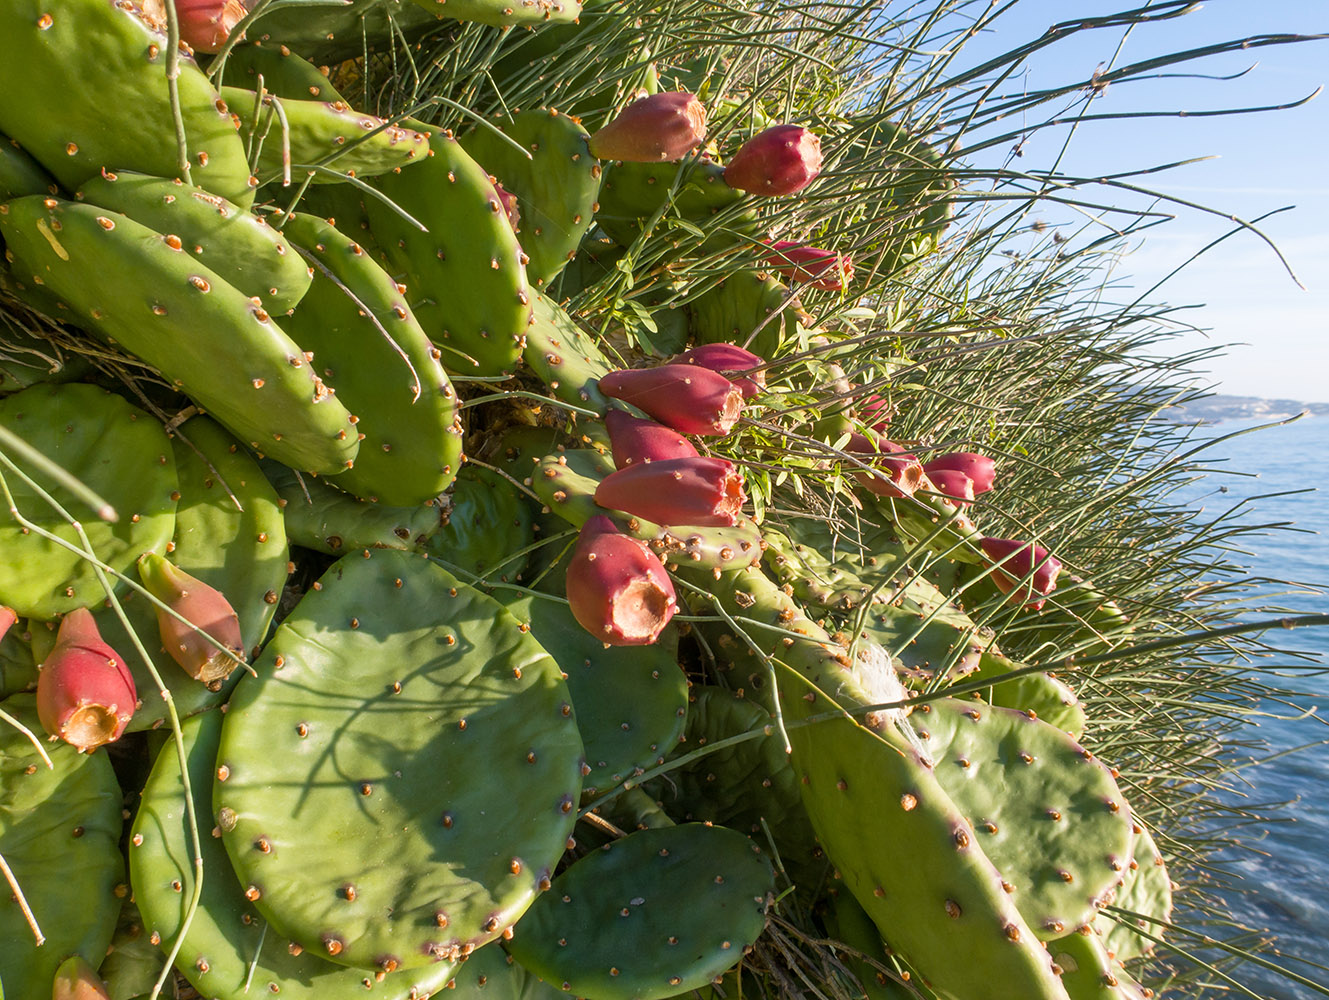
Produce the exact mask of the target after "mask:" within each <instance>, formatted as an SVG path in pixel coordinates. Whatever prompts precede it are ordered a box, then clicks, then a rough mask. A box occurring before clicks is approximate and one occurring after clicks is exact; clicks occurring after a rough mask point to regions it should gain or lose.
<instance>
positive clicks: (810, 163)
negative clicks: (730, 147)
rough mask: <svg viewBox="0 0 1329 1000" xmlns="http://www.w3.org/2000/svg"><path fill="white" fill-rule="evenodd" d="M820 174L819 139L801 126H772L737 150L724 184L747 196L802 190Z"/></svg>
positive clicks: (725, 170)
mask: <svg viewBox="0 0 1329 1000" xmlns="http://www.w3.org/2000/svg"><path fill="white" fill-rule="evenodd" d="M819 173H821V140H820V139H818V138H817V137H816V136H815V135H813V134H812V133H811V132H809V131H808V130H807V129H805V128H804V127H803V126H802V125H773V126H771V127H770V128H768V129H766V131H764V132H758V133H757V134H756V135H754V136H753V137H752V138H751V139H749V140H748V141H747V142H745V143H743V145H742V146H740V147H739V149H738V152H737V153H735V154H734V158H733V159H732V160H730V161H729V165H728V166H727V167H725V168H724V179H725V183H726V184H728V185H729V186H730V187H731V188H737V189H738V190H739V191H747V192H748V193H749V194H763V195H780V194H793V193H794V192H795V191H802V190H803V189H804V188H805V187H807V186H808V185H809V184H811V183H812V182H813V180H814V179H815V178H816V176H817V175H818V174H819Z"/></svg>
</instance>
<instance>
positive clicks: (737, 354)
mask: <svg viewBox="0 0 1329 1000" xmlns="http://www.w3.org/2000/svg"><path fill="white" fill-rule="evenodd" d="M669 363H670V364H671V365H699V366H700V367H702V368H709V369H710V370H711V371H713V372H719V373H720V374H721V375H723V376H724V377H725V378H727V379H729V381H731V382H733V383H734V385H736V386H738V391H739V392H741V393H742V394H743V398H744V399H748V398H750V397H752V396H755V395H756V394H757V393H759V392H761V391H763V390H764V389H765V388H766V372H765V371H763V370H762V369H763V368H764V367H765V365H766V359H765V358H762V357H759V356H758V355H756V354H753V353H752V352H751V351H749V350H746V349H744V348H742V347H739V346H738V345H737V344H723V343H718V344H701V345H700V346H698V347H694V348H692V349H691V350H688V351H684V352H683V353H682V354H680V355H679V356H678V357H676V358H674V360H673V361H671V362H669Z"/></svg>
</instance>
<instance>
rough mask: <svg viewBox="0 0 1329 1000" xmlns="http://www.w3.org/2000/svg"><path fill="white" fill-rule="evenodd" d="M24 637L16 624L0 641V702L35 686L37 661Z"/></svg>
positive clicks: (22, 630)
mask: <svg viewBox="0 0 1329 1000" xmlns="http://www.w3.org/2000/svg"><path fill="white" fill-rule="evenodd" d="M24 635H25V630H24V629H23V627H22V624H21V623H17V622H16V623H15V624H14V625H12V626H10V629H9V631H8V632H6V633H5V637H4V638H3V639H0V700H3V699H5V698H8V697H9V696H10V695H11V694H18V692H20V691H29V690H31V689H32V688H34V687H36V685H37V660H36V658H35V657H34V656H33V650H32V642H31V641H30V640H29V639H26V638H24Z"/></svg>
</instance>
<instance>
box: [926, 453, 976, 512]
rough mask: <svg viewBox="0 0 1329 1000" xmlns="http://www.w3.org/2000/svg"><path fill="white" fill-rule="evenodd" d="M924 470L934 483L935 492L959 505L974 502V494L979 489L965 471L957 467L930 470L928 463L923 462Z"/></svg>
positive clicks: (929, 479)
mask: <svg viewBox="0 0 1329 1000" xmlns="http://www.w3.org/2000/svg"><path fill="white" fill-rule="evenodd" d="M923 472H924V474H925V475H926V476H927V477H928V481H929V482H930V483H932V489H933V492H936V493H940V494H941V495H942V496H944V497H945V498H946V499H947V500H950V501H952V503H954V504H957V505H966V504H971V503H973V502H974V494H976V493H977V492H978V491H977V490H976V489H975V488H974V481H973V480H972V479H970V478H969V477H968V476H967V475H965V474H964V473H963V472H960V471H958V470H957V469H932V470H929V469H928V467H927V463H924V464H923Z"/></svg>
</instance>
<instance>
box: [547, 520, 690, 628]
mask: <svg viewBox="0 0 1329 1000" xmlns="http://www.w3.org/2000/svg"><path fill="white" fill-rule="evenodd" d="M567 594H568V603H569V605H571V607H572V616H573V617H574V618H576V619H577V621H578V623H579V624H580V625H581V627H582V628H584V629H585V630H586V631H587V632H589V633H591V635H593V636H595V637H596V638H597V639H600V640H601V641H602V642H604V643H605V644H606V645H609V646H648V645H650V644H651V643H653V642H655V640H656V639H658V638H659V637H660V632H661V631H662V630H663V629H664V627H665V626H666V625H668V624H669V619H670V618H672V617H674V612H675V611H677V610H678V601H677V598H676V597H675V594H674V584H673V582H672V581H671V580H670V579H669V574H668V573H667V572H665V568H664V565H663V564H662V563H661V562H660V559H659V557H658V556H656V554H655V553H654V552H652V551H651V550H650V549H649V548H647V546H646V543H645V542H642V541H639V540H637V539H635V538H632V537H630V536H628V535H625V534H623V533H621V532H620V531H619V530H618V529H617V528H615V527H614V522H613V521H611V520H609V518H607V517H605V516H604V515H602V514H601V515H597V516H595V517H592V518H591V519H590V520H588V521H587V522H586V523H585V524H584V525H582V529H581V535H580V536H579V537H578V539H577V547H576V548H575V549H573V552H572V560H571V562H569V563H568V572H567Z"/></svg>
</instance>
